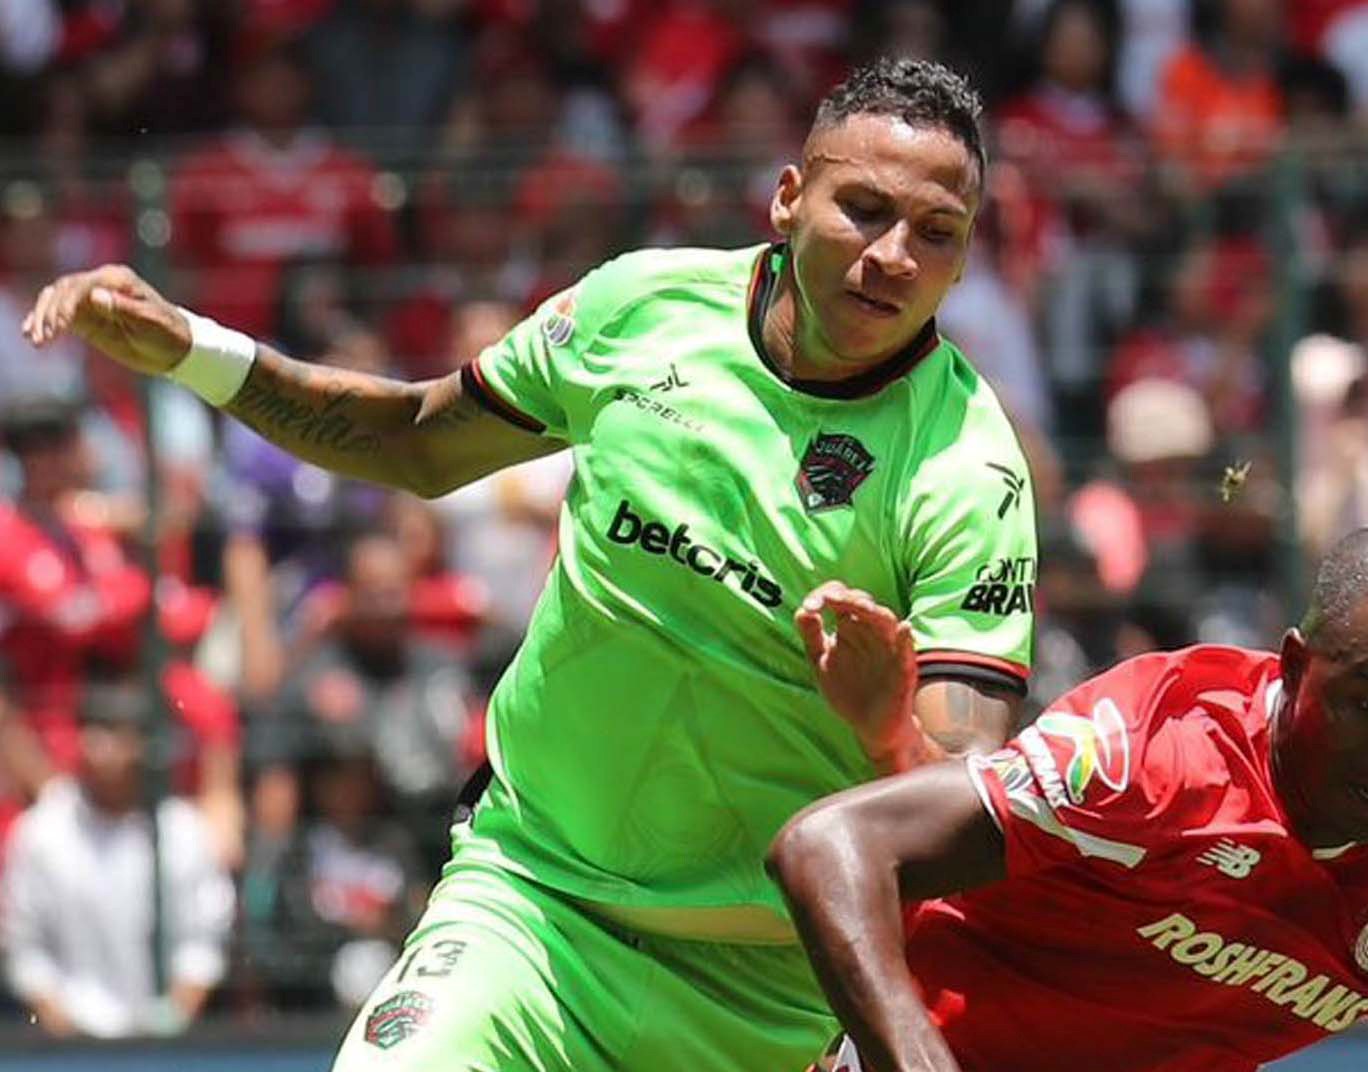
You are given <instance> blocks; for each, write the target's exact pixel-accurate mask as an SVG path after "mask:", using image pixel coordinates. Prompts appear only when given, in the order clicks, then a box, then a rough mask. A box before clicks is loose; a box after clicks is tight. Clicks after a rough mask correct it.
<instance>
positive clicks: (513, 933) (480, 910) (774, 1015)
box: [333, 864, 838, 1072]
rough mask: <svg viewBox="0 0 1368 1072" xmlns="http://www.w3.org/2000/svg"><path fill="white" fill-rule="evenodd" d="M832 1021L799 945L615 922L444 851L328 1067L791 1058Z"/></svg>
mask: <svg viewBox="0 0 1368 1072" xmlns="http://www.w3.org/2000/svg"><path fill="white" fill-rule="evenodd" d="M837 1030H838V1027H837V1024H836V1021H835V1019H834V1018H833V1017H832V1015H831V1013H830V1011H829V1010H828V1009H827V1007H826V1003H825V1001H824V1000H823V998H822V994H821V991H820V989H819V988H818V986H817V983H816V981H815V979H814V978H813V975H812V972H811V969H810V968H809V966H808V964H807V960H806V958H805V957H804V956H803V952H802V949H801V948H800V947H799V946H796V945H792V946H789V945H784V946H765V945H741V944H735V943H718V942H703V941H687V940H681V939H676V938H661V937H657V936H654V935H645V934H640V933H634V932H629V931H627V930H625V929H623V928H621V927H618V926H617V925H616V924H613V923H608V922H605V921H603V920H602V919H600V918H599V917H597V916H595V915H593V914H591V913H588V912H586V911H585V910H584V909H582V908H581V907H579V906H578V905H576V904H575V903H574V902H573V901H571V900H568V899H566V898H564V897H562V896H560V895H558V894H556V893H555V892H553V891H551V890H547V889H545V888H543V887H540V886H537V885H535V884H533V883H530V882H528V881H526V880H524V879H522V878H519V877H517V876H515V875H510V874H507V873H505V872H503V871H500V870H497V869H495V868H491V867H487V866H466V865H459V864H457V865H449V866H448V868H447V871H446V873H445V875H444V877H443V879H442V881H441V882H440V883H438V885H437V887H436V888H435V889H434V890H433V893H432V898H431V900H430V901H429V904H428V909H427V912H426V913H425V914H424V915H423V918H422V919H421V920H420V921H419V923H418V925H417V927H416V928H414V931H413V933H412V934H411V935H410V936H409V939H408V941H407V942H406V943H405V946H404V950H403V952H402V953H401V954H400V956H399V959H398V961H397V962H396V963H395V965H394V967H393V968H391V969H390V971H389V973H388V974H387V975H386V976H385V978H384V979H383V980H382V981H381V982H380V985H379V986H378V987H377V988H376V989H375V992H374V993H373V994H372V995H371V997H370V1000H369V1001H367V1002H366V1004H365V1005H364V1006H363V1007H362V1009H361V1011H360V1013H359V1014H358V1015H357V1018H356V1021H355V1022H354V1023H353V1024H352V1027H351V1030H350V1031H349V1032H348V1033H347V1037H346V1039H345V1040H344V1041H343V1043H342V1049H341V1051H340V1052H339V1053H338V1056H337V1060H336V1063H335V1064H334V1065H333V1072H610V1070H612V1072H618V1070H627V1072H631V1070H636V1072H802V1070H803V1069H805V1068H807V1067H808V1066H809V1065H810V1064H811V1063H812V1059H813V1056H814V1055H815V1054H818V1053H820V1052H821V1051H822V1049H823V1047H824V1046H825V1045H826V1043H827V1042H828V1040H830V1038H831V1037H832V1035H833V1034H835V1033H836V1031H837Z"/></svg>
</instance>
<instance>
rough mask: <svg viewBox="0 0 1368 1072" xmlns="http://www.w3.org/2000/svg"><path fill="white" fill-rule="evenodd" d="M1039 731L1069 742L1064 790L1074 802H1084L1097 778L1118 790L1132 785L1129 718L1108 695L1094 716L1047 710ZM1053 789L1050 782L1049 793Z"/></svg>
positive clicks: (1094, 707) (1038, 723)
mask: <svg viewBox="0 0 1368 1072" xmlns="http://www.w3.org/2000/svg"><path fill="white" fill-rule="evenodd" d="M1035 730H1036V731H1037V732H1038V733H1041V734H1044V735H1045V736H1047V737H1055V738H1059V739H1062V740H1065V741H1068V742H1069V745H1070V748H1071V752H1072V754H1071V755H1070V756H1069V761H1068V763H1067V764H1066V765H1065V768H1064V771H1063V782H1064V785H1063V789H1064V792H1065V793H1067V794H1068V798H1069V800H1070V801H1071V802H1072V803H1074V804H1082V803H1083V798H1084V795H1085V794H1086V793H1087V791H1088V786H1089V785H1091V784H1092V780H1093V778H1095V777H1096V778H1098V779H1100V780H1101V781H1102V783H1103V784H1104V785H1106V786H1107V787H1108V788H1110V789H1114V790H1116V791H1117V792H1118V793H1119V792H1121V791H1122V790H1123V789H1125V788H1126V786H1127V785H1129V784H1130V738H1129V736H1128V735H1127V733H1126V721H1125V719H1123V718H1122V717H1121V712H1120V711H1118V710H1117V708H1116V704H1114V703H1113V702H1112V701H1111V700H1109V699H1107V698H1106V697H1103V698H1102V699H1101V700H1098V701H1097V703H1095V704H1094V705H1093V711H1092V717H1091V718H1084V717H1083V716H1082V715H1074V714H1069V713H1068V712H1064V711H1046V712H1045V714H1043V715H1041V716H1040V717H1039V718H1038V719H1036V723H1035ZM1049 789H1050V787H1049V786H1048V785H1047V786H1046V793H1047V796H1048V795H1050V794H1049ZM1052 803H1053V801H1052Z"/></svg>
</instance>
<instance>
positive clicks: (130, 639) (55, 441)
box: [0, 399, 242, 861]
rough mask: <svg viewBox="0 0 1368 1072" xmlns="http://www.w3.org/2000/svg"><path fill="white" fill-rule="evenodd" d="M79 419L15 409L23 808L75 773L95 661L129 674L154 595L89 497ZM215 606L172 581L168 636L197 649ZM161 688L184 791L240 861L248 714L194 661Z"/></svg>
mask: <svg viewBox="0 0 1368 1072" xmlns="http://www.w3.org/2000/svg"><path fill="white" fill-rule="evenodd" d="M77 416H78V411H77V408H76V407H75V406H73V405H71V404H70V403H67V402H63V401H58V400H42V399H27V400H23V399H21V400H11V402H10V405H9V407H8V408H7V410H6V412H5V416H4V420H3V429H4V434H5V438H6V443H7V445H8V446H9V448H10V450H11V451H13V452H14V454H15V455H16V457H17V458H18V460H19V466H20V470H21V475H22V491H21V492H20V494H19V497H18V498H17V499H15V500H14V501H13V502H12V503H3V504H0V542H2V543H3V546H4V547H5V548H6V554H5V556H4V557H3V558H2V559H0V611H3V615H0V617H2V618H3V627H0V662H3V665H4V667H5V668H6V676H5V680H4V683H3V685H4V688H5V690H6V693H7V699H8V705H7V706H8V708H9V709H10V716H11V726H10V728H9V731H8V734H7V738H6V742H7V743H6V747H7V749H8V754H7V756H6V757H5V765H6V766H7V767H8V768H9V772H10V775H11V781H12V785H11V787H10V789H11V791H12V792H17V793H18V794H19V796H18V799H19V800H21V801H22V800H31V799H33V798H34V797H36V796H37V795H38V793H39V791H40V790H41V789H42V787H43V786H44V785H45V784H46V783H47V781H48V780H49V779H50V778H51V777H53V776H54V775H56V774H61V773H64V772H70V771H71V770H72V769H74V767H75V765H76V761H77V757H78V747H77V746H78V737H79V733H78V718H77V715H78V708H79V705H80V703H81V696H82V693H83V691H84V683H85V680H86V677H87V676H88V674H89V673H90V672H91V670H92V668H94V667H96V666H99V667H103V668H107V669H110V670H112V672H115V673H117V672H121V671H123V670H125V669H126V668H128V667H130V666H132V665H133V663H134V660H135V658H136V654H137V651H138V625H139V624H140V622H141V620H142V617H143V615H144V614H145V613H146V612H147V609H148V604H149V601H150V598H151V586H150V585H149V583H148V580H147V577H146V574H145V573H144V572H143V571H142V570H141V569H140V568H139V567H138V566H137V565H135V564H134V563H133V562H131V561H130V560H129V558H128V557H127V556H126V554H125V553H124V551H123V549H122V547H121V545H120V543H119V541H118V539H117V537H116V534H115V533H114V532H113V531H112V530H111V529H110V528H109V526H108V524H107V523H103V522H102V521H101V520H100V519H98V518H95V517H92V516H91V515H90V511H89V510H87V509H84V508H83V506H82V504H81V502H80V501H79V493H80V492H81V489H82V488H83V487H84V473H85V466H84V462H83V452H82V450H81V438H80V436H81V433H80V429H79V425H78V420H77ZM209 598H211V597H208V595H207V594H206V593H203V592H197V591H193V590H187V589H186V588H185V587H184V586H183V585H180V584H179V583H177V582H175V581H174V580H171V579H169V578H168V579H167V581H166V583H164V584H163V585H162V586H161V590H160V591H159V593H158V600H157V603H158V608H157V609H158V617H159V622H160V627H161V629H162V631H163V633H164V634H165V635H166V636H167V638H168V639H169V640H170V641H171V642H172V644H173V645H177V646H178V647H179V648H180V649H184V648H186V647H188V646H189V645H190V644H191V643H193V642H194V640H195V639H196V638H197V636H198V635H199V633H200V632H202V630H203V627H204V622H205V618H206V617H207V608H206V604H205V600H206V599H209ZM162 685H163V688H164V689H165V691H166V698H167V702H168V703H169V704H170V706H171V707H172V709H173V710H175V711H176V712H177V715H178V720H179V722H180V723H182V724H183V725H184V726H185V728H186V729H188V731H189V740H188V742H187V744H186V749H185V752H186V755H185V761H186V765H185V767H184V773H185V780H184V781H183V782H182V784H181V787H182V788H183V789H184V790H185V791H186V792H191V793H195V794H197V795H198V797H199V799H200V802H201V804H202V806H203V809H204V811H205V814H206V816H207V817H208V818H209V819H210V821H211V824H212V829H213V832H214V836H215V841H214V845H215V847H216V848H217V850H218V851H219V852H220V853H221V855H222V857H223V858H224V859H225V860H227V861H232V860H235V859H237V858H238V856H239V855H240V852H241V837H242V831H241V822H242V808H241V803H240V796H239V793H238V790H237V755H238V741H237V713H236V710H235V708H234V706H233V704H232V703H231V701H229V700H228V699H227V697H225V696H223V695H222V694H221V693H219V692H218V691H217V690H215V689H214V688H213V687H212V686H211V685H210V684H209V683H208V682H207V681H206V680H205V679H204V678H203V677H202V676H201V675H200V674H199V673H198V672H197V671H195V670H194V669H193V668H192V667H191V666H189V665H188V664H186V663H185V662H183V661H177V660H173V661H171V662H169V663H168V664H167V666H166V668H165V670H164V674H163V678H162ZM10 804H11V806H12V804H13V800H11V801H10ZM2 833H3V831H0V834H2Z"/></svg>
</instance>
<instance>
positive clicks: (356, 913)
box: [241, 727, 435, 1011]
mask: <svg viewBox="0 0 1368 1072" xmlns="http://www.w3.org/2000/svg"><path fill="white" fill-rule="evenodd" d="M298 767H299V772H300V777H301V779H302V781H303V783H304V786H303V793H302V797H303V801H304V804H305V808H306V811H305V818H304V820H303V821H302V822H301V823H299V825H298V827H297V828H296V829H295V830H294V831H293V832H292V833H291V834H290V835H289V836H288V838H286V839H284V840H273V839H269V838H265V837H259V838H257V839H256V840H255V841H254V843H253V846H252V851H251V854H250V856H249V859H248V864H247V867H246V869H245V871H244V874H243V878H242V914H243V919H242V936H241V942H242V953H243V957H244V961H243V964H244V969H245V972H246V975H247V984H248V985H249V986H250V987H252V988H253V989H254V990H256V991H257V997H259V998H262V999H267V1000H269V1002H270V1007H271V1008H272V1009H278V1010H286V1011H292V1010H298V1009H301V1008H305V1009H307V1008H313V1009H318V1008H326V1007H329V1006H337V1005H341V1006H342V1007H343V1008H347V1009H354V1008H355V1007H357V1006H358V1005H360V1004H361V1002H362V1001H363V1000H364V999H365V996H366V995H367V994H368V993H369V992H370V990H371V988H372V987H373V986H374V985H375V983H376V981H377V980H378V979H379V978H380V976H381V975H382V974H384V972H385V970H386V969H387V968H388V967H389V966H390V964H391V963H393V961H394V958H395V956H396V955H397V954H398V950H399V946H400V943H401V942H402V940H403V937H404V934H405V933H406V932H407V930H408V928H409V927H410V926H412V924H413V921H414V920H415V919H416V918H417V916H418V913H419V912H420V911H421V909H422V905H423V900H424V898H425V897H426V895H427V891H428V888H429V886H430V885H431V882H432V877H433V875H434V873H435V872H433V871H431V870H430V869H429V868H428V867H426V866H425V865H424V864H423V863H422V861H421V860H420V858H419V854H418V851H417V846H416V845H415V844H414V842H413V838H412V835H411V834H410V833H409V830H410V829H411V828H410V827H408V826H407V825H406V823H405V822H404V821H403V820H402V819H401V820H399V821H396V820H395V818H394V817H392V813H391V812H389V811H388V810H387V808H386V806H385V805H386V801H385V796H386V794H385V791H384V788H383V785H382V782H381V780H380V778H379V776H378V773H377V771H376V764H375V757H374V753H373V748H372V742H371V740H370V738H369V737H368V736H367V735H364V734H356V733H350V732H347V731H346V730H345V729H340V728H338V727H319V728H318V731H317V732H316V733H315V734H314V735H313V737H312V739H311V740H310V741H309V742H308V744H307V746H306V751H305V752H304V753H303V754H302V755H300V756H299V757H298Z"/></svg>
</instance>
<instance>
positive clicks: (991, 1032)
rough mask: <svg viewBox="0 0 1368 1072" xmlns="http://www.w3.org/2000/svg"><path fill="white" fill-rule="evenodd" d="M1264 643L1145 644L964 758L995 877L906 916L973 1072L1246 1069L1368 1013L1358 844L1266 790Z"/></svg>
mask: <svg viewBox="0 0 1368 1072" xmlns="http://www.w3.org/2000/svg"><path fill="white" fill-rule="evenodd" d="M1278 675H1279V667H1278V659H1277V657H1276V656H1274V655H1273V654H1271V653H1268V652H1254V651H1243V650H1239V649H1234V648H1220V647H1210V646H1204V647H1195V648H1189V649H1186V650H1184V651H1178V652H1169V653H1160V654H1152V655H1144V656H1141V657H1139V658H1136V659H1132V660H1130V661H1128V662H1125V663H1122V664H1121V665H1119V666H1117V667H1116V668H1114V669H1113V670H1110V671H1108V672H1107V673H1105V674H1102V675H1100V676H1099V677H1096V678H1094V679H1092V680H1091V681H1088V682H1086V683H1085V684H1083V685H1082V686H1080V687H1079V688H1077V689H1075V690H1074V691H1072V692H1070V693H1068V694H1067V695H1065V696H1064V697H1063V698H1062V699H1060V700H1059V701H1057V702H1056V703H1054V704H1053V705H1052V706H1051V707H1050V708H1049V710H1048V711H1047V712H1046V713H1045V714H1044V715H1042V716H1041V717H1040V719H1039V720H1038V721H1037V722H1036V723H1035V725H1034V726H1033V727H1031V728H1029V729H1027V730H1025V731H1024V732H1023V733H1022V734H1021V735H1020V736H1019V737H1017V738H1016V739H1015V740H1014V741H1012V742H1011V743H1009V744H1008V745H1007V747H1005V748H1003V749H1002V750H1000V751H998V752H996V753H994V754H993V755H991V756H987V757H982V758H980V759H977V760H975V761H973V762H972V765H971V771H972V772H973V774H974V778H975V782H976V784H977V786H978V788H979V791H980V793H981V795H982V796H983V798H984V802H985V805H986V806H987V808H988V809H989V811H990V813H991V814H992V816H993V818H994V820H995V822H997V824H998V825H999V826H1000V827H1001V828H1002V832H1003V837H1004V840H1005V842H1006V853H1007V873H1008V878H1007V880H1006V881H1004V882H999V883H995V884H993V885H991V886H986V887H983V888H980V889H978V890H974V891H971V892H969V893H967V894H963V895H960V896H957V897H952V898H948V899H945V900H937V901H930V902H926V903H924V904H922V905H920V906H918V907H916V908H910V909H909V911H908V945H907V955H908V961H909V964H910V966H911V968H912V971H913V974H914V975H915V976H916V978H917V979H918V981H919V982H920V984H921V986H922V988H923V991H924V995H925V999H926V1003H927V1007H928V1008H929V1009H930V1010H931V1012H932V1014H933V1016H934V1018H935V1019H936V1021H937V1022H938V1023H939V1024H940V1026H941V1029H942V1031H943V1032H944V1033H945V1036H946V1038H947V1040H948V1041H949V1043H950V1045H951V1048H952V1049H953V1050H954V1052H955V1054H956V1056H957V1057H958V1058H959V1061H960V1064H961V1066H962V1068H963V1070H964V1072H996V1070H999V1069H1004V1068H1011V1069H1014V1070H1015V1072H1057V1070H1058V1069H1060V1068H1062V1067H1069V1066H1074V1067H1080V1062H1082V1065H1086V1067H1088V1068H1106V1069H1108V1070H1109V1072H1141V1070H1144V1072H1254V1069H1256V1068H1257V1067H1258V1066H1259V1065H1260V1064H1261V1063H1263V1062H1265V1061H1272V1060H1274V1059H1275V1058H1277V1057H1279V1056H1281V1055H1282V1054H1286V1053H1289V1052H1291V1051H1293V1050H1297V1049H1301V1048H1303V1047H1305V1046H1309V1045H1310V1044H1312V1043H1314V1042H1317V1041H1319V1040H1320V1039H1321V1038H1323V1037H1325V1035H1327V1034H1328V1033H1330V1032H1335V1031H1341V1030H1343V1029H1345V1028H1347V1027H1349V1026H1350V1025H1351V1024H1353V1023H1354V1022H1355V1021H1357V1020H1358V1019H1359V1018H1360V1017H1361V1016H1363V1015H1364V1014H1365V1013H1368V926H1365V925H1366V924H1368V848H1359V847H1355V848H1348V849H1344V850H1336V851H1333V852H1313V851H1312V850H1310V849H1308V848H1307V847H1306V846H1305V845H1303V844H1302V843H1301V842H1300V841H1298V840H1297V838H1296V837H1295V836H1294V835H1293V833H1292V830H1291V827H1290V824H1289V820H1288V817H1287V815H1286V813H1285V812H1284V810H1283V807H1282V804H1281V802H1280V801H1279V799H1278V797H1277V794H1276V793H1275V791H1274V788H1273V777H1272V771H1271V769H1270V753H1269V737H1270V731H1269V725H1268V720H1269V713H1270V711H1271V710H1273V709H1274V707H1275V705H1276V704H1277V703H1278V696H1279V695H1280V693H1281V689H1282V682H1281V680H1280V678H1279V676H1278Z"/></svg>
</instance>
